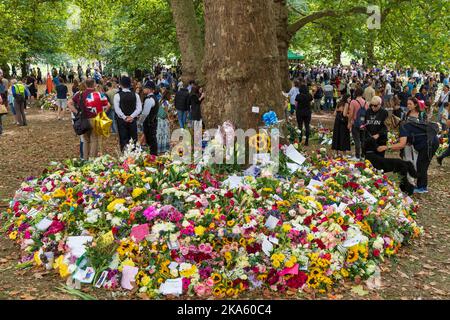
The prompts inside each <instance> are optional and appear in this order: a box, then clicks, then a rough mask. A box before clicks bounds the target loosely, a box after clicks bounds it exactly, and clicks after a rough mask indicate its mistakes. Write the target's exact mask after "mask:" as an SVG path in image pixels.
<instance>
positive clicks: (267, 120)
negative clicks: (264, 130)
mask: <svg viewBox="0 0 450 320" xmlns="http://www.w3.org/2000/svg"><path fill="white" fill-rule="evenodd" d="M262 119H263V121H264V124H265V125H266V126H272V125H274V124H277V123H278V118H277V114H276V113H275V112H273V111H269V112H267V113H265V114H264V115H263V117H262Z"/></svg>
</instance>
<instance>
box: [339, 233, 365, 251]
mask: <svg viewBox="0 0 450 320" xmlns="http://www.w3.org/2000/svg"><path fill="white" fill-rule="evenodd" d="M361 241H362V236H361V235H360V234H358V235H356V236H355V237H353V238H351V239H347V240H345V242H344V243H343V244H342V246H343V247H344V248H351V247H354V246H356V245H357V244H359V243H360V242H361Z"/></svg>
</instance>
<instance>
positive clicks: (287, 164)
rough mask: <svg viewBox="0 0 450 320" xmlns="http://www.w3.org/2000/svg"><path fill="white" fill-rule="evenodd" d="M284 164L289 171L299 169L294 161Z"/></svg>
mask: <svg viewBox="0 0 450 320" xmlns="http://www.w3.org/2000/svg"><path fill="white" fill-rule="evenodd" d="M286 166H287V167H288V169H289V171H290V172H291V173H294V172H297V171H298V170H299V169H300V166H299V165H298V164H296V163H291V162H288V163H286Z"/></svg>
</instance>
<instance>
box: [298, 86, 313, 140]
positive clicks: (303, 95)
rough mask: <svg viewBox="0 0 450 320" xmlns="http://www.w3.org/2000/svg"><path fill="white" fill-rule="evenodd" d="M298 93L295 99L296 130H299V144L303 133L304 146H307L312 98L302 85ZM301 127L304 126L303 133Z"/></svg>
mask: <svg viewBox="0 0 450 320" xmlns="http://www.w3.org/2000/svg"><path fill="white" fill-rule="evenodd" d="M299 90H300V93H299V94H298V95H297V97H296V98H295V102H296V115H297V123H298V128H299V129H300V132H301V133H300V141H299V142H300V143H301V142H302V140H303V132H305V136H306V141H305V146H308V145H309V135H310V131H311V128H310V124H311V117H312V111H311V102H312V101H313V97H312V96H311V94H310V93H309V91H308V87H307V86H306V85H302V86H300V88H299ZM303 125H304V126H305V131H303Z"/></svg>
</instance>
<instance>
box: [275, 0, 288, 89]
mask: <svg viewBox="0 0 450 320" xmlns="http://www.w3.org/2000/svg"><path fill="white" fill-rule="evenodd" d="M273 2H274V16H275V25H276V27H277V44H278V54H279V58H278V59H279V61H280V76H281V86H282V88H283V90H284V91H288V90H289V89H290V88H291V81H290V80H289V61H288V50H289V42H290V40H291V38H290V37H289V35H288V34H287V33H286V30H287V28H288V26H289V21H288V14H289V12H288V8H287V6H286V0H273Z"/></svg>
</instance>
